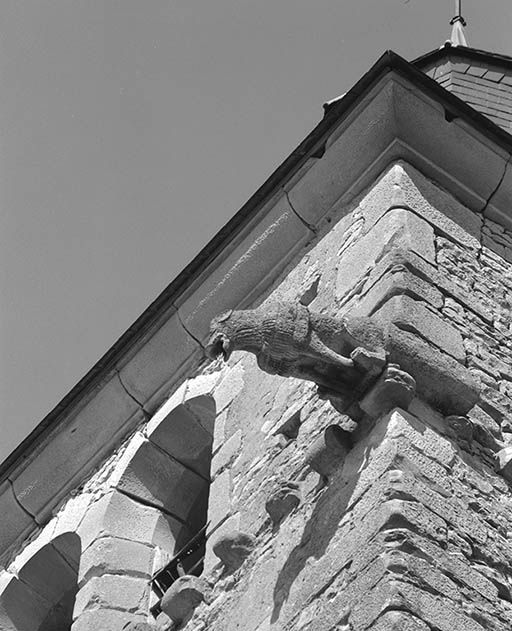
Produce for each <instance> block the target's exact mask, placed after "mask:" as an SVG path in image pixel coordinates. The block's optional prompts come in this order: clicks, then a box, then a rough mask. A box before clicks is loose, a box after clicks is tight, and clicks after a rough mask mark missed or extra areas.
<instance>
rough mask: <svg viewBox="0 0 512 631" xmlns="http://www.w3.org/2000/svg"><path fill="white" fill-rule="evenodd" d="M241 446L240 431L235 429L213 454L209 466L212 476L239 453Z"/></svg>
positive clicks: (224, 467)
mask: <svg viewBox="0 0 512 631" xmlns="http://www.w3.org/2000/svg"><path fill="white" fill-rule="evenodd" d="M241 447H242V431H241V430H237V431H236V432H235V433H234V434H233V436H231V438H230V439H229V440H228V441H226V442H225V443H224V445H223V446H222V447H221V448H220V449H219V451H218V452H217V453H216V454H215V455H214V457H213V459H212V466H211V475H212V477H216V476H217V475H218V474H219V473H220V472H221V471H223V470H224V469H226V467H228V466H229V465H230V464H231V463H232V462H233V461H234V460H235V459H236V458H237V457H238V456H239V455H240V450H241Z"/></svg>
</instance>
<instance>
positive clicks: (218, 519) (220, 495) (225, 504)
mask: <svg viewBox="0 0 512 631" xmlns="http://www.w3.org/2000/svg"><path fill="white" fill-rule="evenodd" d="M230 513H231V472H230V471H229V470H226V471H223V472H222V473H221V474H220V475H218V476H217V477H216V478H215V480H213V482H212V483H211V485H210V499H209V503H208V519H209V521H210V531H212V530H214V529H216V528H218V526H219V525H220V524H221V523H222V522H223V521H224V520H225V519H227V517H228V516H229V515H230Z"/></svg>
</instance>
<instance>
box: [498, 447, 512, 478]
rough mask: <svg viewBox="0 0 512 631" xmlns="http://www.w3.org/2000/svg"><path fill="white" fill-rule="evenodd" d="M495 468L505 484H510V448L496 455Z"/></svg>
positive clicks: (511, 449) (511, 448) (511, 461)
mask: <svg viewBox="0 0 512 631" xmlns="http://www.w3.org/2000/svg"><path fill="white" fill-rule="evenodd" d="M496 460H497V468H498V471H499V472H500V473H501V474H502V476H503V477H504V478H505V480H507V482H510V483H512V446H509V447H505V448H504V449H502V450H501V451H499V452H498V453H497V454H496Z"/></svg>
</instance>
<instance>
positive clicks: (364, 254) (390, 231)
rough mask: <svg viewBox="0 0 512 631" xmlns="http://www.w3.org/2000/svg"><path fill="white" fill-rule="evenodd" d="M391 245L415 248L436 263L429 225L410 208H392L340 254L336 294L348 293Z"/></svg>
mask: <svg viewBox="0 0 512 631" xmlns="http://www.w3.org/2000/svg"><path fill="white" fill-rule="evenodd" d="M391 247H393V248H403V249H404V250H406V251H412V252H415V253H416V254H418V255H419V256H421V257H422V258H423V259H425V260H426V261H428V262H430V263H432V264H435V249H434V231H433V229H432V226H430V225H429V224H428V223H427V222H426V221H423V220H422V219H421V218H420V217H418V216H417V215H415V214H414V213H412V212H410V211H409V210H404V209H396V210H391V211H389V212H388V213H386V214H385V215H384V216H383V217H382V218H381V219H380V221H379V222H378V223H377V224H376V225H375V226H374V227H372V229H371V230H370V232H368V233H367V234H366V235H365V236H364V237H363V238H361V239H360V240H358V241H356V242H355V243H354V245H352V247H350V248H349V249H348V250H347V251H346V252H345V253H344V254H343V256H342V257H341V259H340V261H339V263H338V278H337V282H336V296H337V297H338V298H340V299H343V298H346V297H347V296H350V294H351V293H353V292H354V288H356V287H357V284H358V281H359V279H361V278H363V277H364V276H366V275H368V274H369V273H370V271H371V269H372V268H373V267H374V265H375V263H376V262H377V261H378V260H379V259H380V258H382V256H383V255H384V254H386V252H387V251H389V250H390V249H391Z"/></svg>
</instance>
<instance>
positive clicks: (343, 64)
mask: <svg viewBox="0 0 512 631" xmlns="http://www.w3.org/2000/svg"><path fill="white" fill-rule="evenodd" d="M464 14H465V17H466V19H467V20H468V22H469V26H468V29H467V35H468V38H469V43H470V45H472V46H474V47H475V48H482V49H487V50H492V51H495V52H501V53H505V54H509V55H512V40H511V38H510V32H511V30H512V3H511V2H510V0H486V1H485V2H483V1H482V0H478V1H477V0H464ZM452 15H453V2H452V0H308V1H306V0H271V1H270V0H258V1H256V0H165V1H164V0H2V2H1V3H0V85H1V87H2V90H1V97H0V102H1V106H0V134H1V136H0V147H1V150H0V174H1V184H0V221H1V227H0V240H1V244H0V246H1V247H0V256H1V263H2V264H1V276H0V289H1V304H0V326H1V328H0V342H1V350H2V353H1V361H0V405H1V409H0V428H1V430H2V441H1V444H0V461H1V460H2V459H3V458H5V456H7V454H8V453H9V452H10V451H12V449H13V448H14V447H15V446H16V444H17V443H18V442H19V441H20V440H22V439H23V438H24V436H25V435H26V434H27V433H28V432H29V431H30V430H32V429H33V427H34V426H35V425H36V424H37V423H39V421H40V420H41V419H42V418H43V417H44V416H45V415H46V414H47V412H49V411H50V410H51V409H52V408H53V407H54V406H55V405H56V404H57V403H58V402H59V400H60V399H61V398H62V397H63V396H64V395H65V394H66V392H67V391H68V390H69V389H70V388H71V387H72V386H73V385H74V384H75V383H76V382H77V381H78V380H79V379H80V378H81V377H82V376H83V375H84V374H85V373H86V372H87V370H88V369H89V368H91V367H92V365H93V364H94V363H95V362H96V361H97V360H98V359H99V358H100V356H101V355H102V354H103V353H104V352H105V351H106V350H107V349H108V348H109V347H110V346H111V345H112V344H113V343H114V342H115V340H116V339H117V338H118V337H119V336H120V335H121V334H122V333H123V332H124V331H125V330H126V329H127V328H128V326H129V325H130V324H131V323H132V322H133V321H134V320H135V319H136V318H137V317H138V316H139V315H140V313H141V312H142V311H143V310H144V309H145V308H146V307H147V306H148V304H149V303H150V302H151V301H152V300H153V299H154V298H155V297H156V296H157V295H158V294H159V293H160V291H161V290H162V289H163V288H164V287H165V286H166V285H167V284H168V283H169V282H170V281H171V280H172V279H173V278H174V277H175V276H176V275H177V274H178V273H179V271H180V270H181V269H182V268H183V267H184V266H185V265H186V264H187V263H188V262H189V261H190V260H191V259H192V258H193V257H194V256H195V254H196V253H197V252H198V251H199V250H200V249H201V248H202V246H203V245H205V244H206V242H207V241H208V240H209V239H210V238H211V236H212V235H213V234H214V233H215V232H216V231H217V230H218V229H219V228H220V227H221V226H222V225H223V224H224V223H225V222H226V221H227V220H228V219H229V218H230V217H231V216H232V215H233V214H234V213H235V212H236V211H237V210H238V208H239V207H240V206H241V205H242V204H243V203H244V202H245V201H246V200H247V199H248V198H249V197H250V196H251V194H252V193H253V192H254V191H255V190H256V189H257V188H258V187H259V186H260V185H261V184H262V183H263V181H264V180H265V179H266V178H267V176H268V175H269V174H270V173H271V172H272V171H273V169H274V168H275V167H276V166H277V165H278V164H279V163H280V162H281V161H282V160H283V159H284V158H285V157H286V156H287V155H288V154H289V153H290V152H291V151H292V150H293V149H294V147H295V146H296V145H297V144H298V143H299V142H300V141H301V140H302V139H303V138H304V136H305V135H306V134H307V133H308V132H309V131H310V130H311V129H312V128H313V126H314V125H315V124H316V123H317V122H318V120H319V119H320V118H321V116H322V107H321V106H322V103H323V102H324V101H325V100H328V99H330V98H333V97H335V96H337V95H339V94H340V93H343V92H346V91H347V90H348V89H349V88H350V87H351V86H352V85H353V84H354V83H355V81H356V80H357V79H358V78H359V77H360V76H361V75H362V74H363V73H364V72H366V70H368V69H369V68H370V66H371V65H372V64H373V63H374V61H376V59H377V58H378V57H379V56H380V55H381V53H382V52H383V51H384V50H386V49H388V48H391V49H393V50H394V51H395V52H397V53H399V54H401V55H403V56H404V57H406V58H407V59H409V60H411V59H413V58H415V57H416V56H419V55H420V54H422V53H424V52H427V51H429V50H432V49H434V48H437V47H438V46H440V45H441V44H442V43H443V42H444V41H445V39H446V38H447V37H448V35H449V32H450V27H449V20H450V18H451V17H452Z"/></svg>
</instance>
